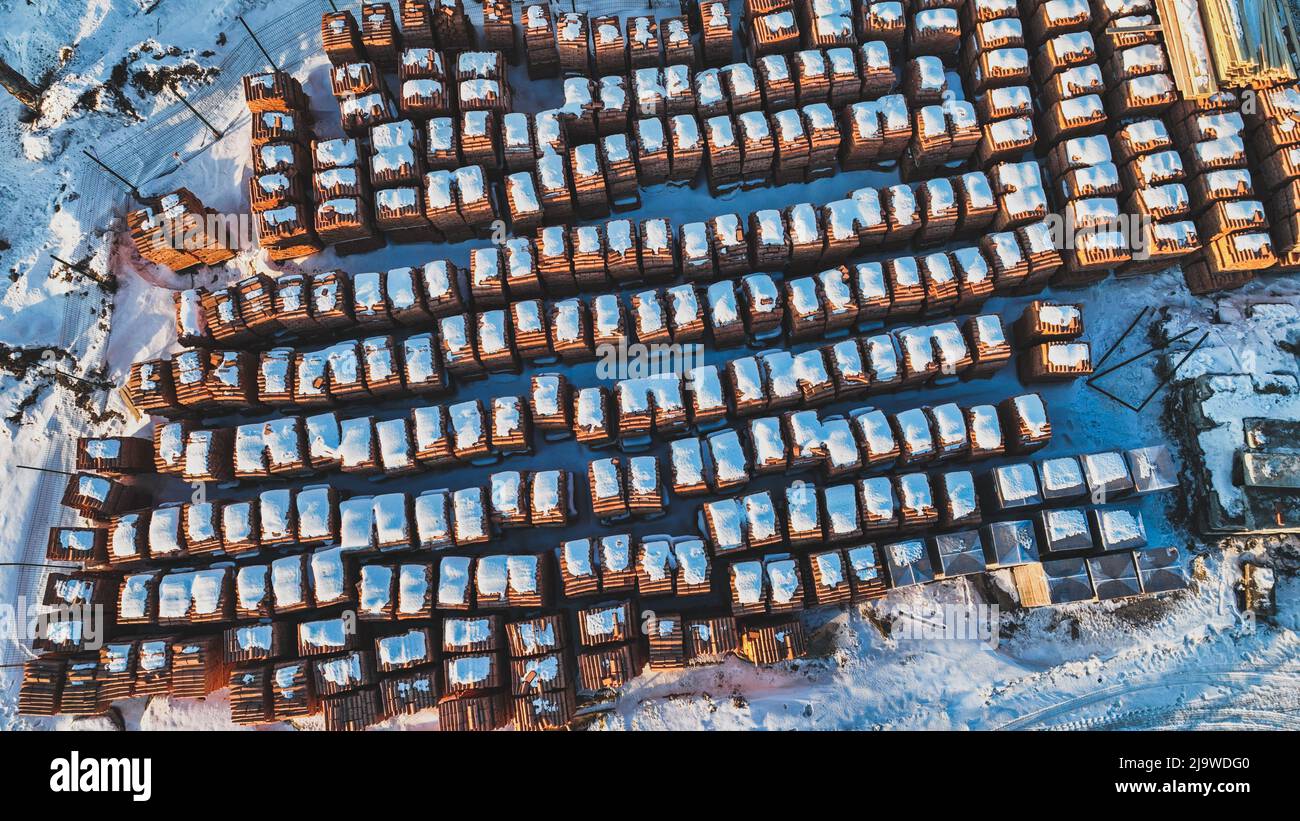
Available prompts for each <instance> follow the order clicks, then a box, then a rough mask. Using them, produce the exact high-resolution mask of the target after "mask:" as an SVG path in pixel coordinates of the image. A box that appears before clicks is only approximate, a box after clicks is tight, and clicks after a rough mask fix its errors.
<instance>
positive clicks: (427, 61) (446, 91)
mask: <svg viewBox="0 0 1300 821" xmlns="http://www.w3.org/2000/svg"><path fill="white" fill-rule="evenodd" d="M397 77H398V80H399V81H400V82H401V92H400V93H399V95H398V98H397V105H398V109H399V110H400V111H401V114H402V116H403V117H408V118H410V119H413V120H421V121H424V120H428V119H430V118H434V117H445V116H448V115H450V114H451V113H452V90H451V82H450V79H449V77H448V75H447V68H446V65H445V63H444V58H443V54H442V52H440V51H438V50H436V49H433V48H430V47H429V46H412V45H409V44H408V45H407V47H406V48H405V49H403V50H402V53H401V57H400V60H399V62H398V66H397Z"/></svg>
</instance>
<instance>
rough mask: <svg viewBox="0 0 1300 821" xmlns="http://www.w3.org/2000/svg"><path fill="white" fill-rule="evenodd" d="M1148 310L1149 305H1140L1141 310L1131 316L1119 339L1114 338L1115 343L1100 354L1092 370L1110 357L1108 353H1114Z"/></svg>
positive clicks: (1149, 308)
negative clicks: (1130, 320)
mask: <svg viewBox="0 0 1300 821" xmlns="http://www.w3.org/2000/svg"><path fill="white" fill-rule="evenodd" d="M1149 310H1151V306H1149V305H1143V306H1142V310H1140V311H1138V315H1137V316H1135V317H1133V321H1132V322H1130V323H1129V324H1128V327H1127V328H1125V329H1124V333H1122V334H1120V335H1119V339H1116V340H1115V343H1114V344H1113V345H1111V346H1110V347H1109V348H1107V349H1106V353H1104V354H1102V356H1101V359H1099V360H1097V364H1096V365H1094V366H1093V368H1094V370H1095V369H1096V368H1100V367H1101V366H1102V365H1103V364H1104V363H1105V362H1106V360H1107V359H1110V355H1111V354H1113V353H1115V350H1116V349H1117V348H1119V346H1120V344H1121V343H1122V342H1123V341H1124V340H1125V339H1127V338H1128V335H1129V334H1130V333H1132V332H1133V329H1134V328H1136V327H1137V324H1138V323H1139V322H1141V321H1142V317H1144V316H1146V313H1147V311H1149Z"/></svg>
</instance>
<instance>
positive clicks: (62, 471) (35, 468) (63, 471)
mask: <svg viewBox="0 0 1300 821" xmlns="http://www.w3.org/2000/svg"><path fill="white" fill-rule="evenodd" d="M18 467H20V468H25V469H27V470H39V471H41V472H42V473H58V474H60V475H62V476H76V475H77V474H75V473H68V472H67V471H66V470H55V469H54V468H38V467H36V466H35V465H18Z"/></svg>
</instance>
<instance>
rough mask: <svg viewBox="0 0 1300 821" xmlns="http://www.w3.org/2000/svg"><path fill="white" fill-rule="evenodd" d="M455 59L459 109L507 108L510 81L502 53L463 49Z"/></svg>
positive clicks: (509, 105) (505, 109)
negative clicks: (507, 77)
mask: <svg viewBox="0 0 1300 821" xmlns="http://www.w3.org/2000/svg"><path fill="white" fill-rule="evenodd" d="M455 59H456V99H457V101H458V104H459V106H460V109H461V111H496V112H505V111H509V110H510V108H511V101H510V84H509V82H508V81H507V79H506V57H505V54H504V53H503V52H500V51H462V52H460V53H459V54H458V55H456V58H455Z"/></svg>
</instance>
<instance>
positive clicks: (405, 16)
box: [398, 0, 438, 49]
mask: <svg viewBox="0 0 1300 821" xmlns="http://www.w3.org/2000/svg"><path fill="white" fill-rule="evenodd" d="M398 17H399V18H400V20H401V23H402V46H403V47H404V48H406V49H410V48H429V49H432V48H434V47H435V46H436V45H437V43H438V41H437V39H436V38H435V37H434V35H433V9H432V8H430V6H429V0H401V3H400V4H399V6H398Z"/></svg>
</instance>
